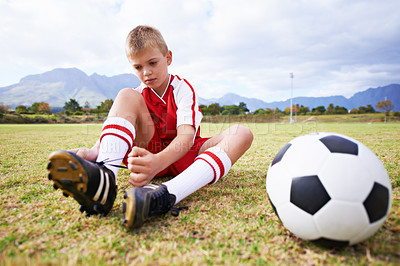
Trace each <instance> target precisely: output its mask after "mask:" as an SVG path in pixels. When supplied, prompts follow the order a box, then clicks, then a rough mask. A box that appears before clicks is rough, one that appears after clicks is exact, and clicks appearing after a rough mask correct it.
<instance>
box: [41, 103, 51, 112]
mask: <svg viewBox="0 0 400 266" xmlns="http://www.w3.org/2000/svg"><path fill="white" fill-rule="evenodd" d="M39 112H40V113H43V114H51V108H50V105H49V104H48V103H45V102H41V103H40V104H39Z"/></svg>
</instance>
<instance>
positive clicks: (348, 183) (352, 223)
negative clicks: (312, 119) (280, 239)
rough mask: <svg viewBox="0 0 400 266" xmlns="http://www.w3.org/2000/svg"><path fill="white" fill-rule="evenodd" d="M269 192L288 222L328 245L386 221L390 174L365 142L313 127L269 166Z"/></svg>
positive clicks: (357, 237) (347, 241)
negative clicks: (317, 130)
mask: <svg viewBox="0 0 400 266" xmlns="http://www.w3.org/2000/svg"><path fill="white" fill-rule="evenodd" d="M266 187H267V193H268V197H269V200H270V203H271V205H272V207H273V208H274V210H275V213H276V214H277V215H278V217H279V219H280V220H281V222H282V223H283V225H284V226H285V227H286V228H287V229H288V230H289V231H291V232H292V233H293V234H295V235H297V236H298V237H300V238H302V239H305V240H310V241H315V242H316V243H318V244H321V245H324V246H331V247H337V246H347V245H354V244H356V243H358V242H361V241H363V240H365V239H367V238H369V237H370V236H372V235H373V234H374V233H375V232H376V231H377V230H378V229H379V228H380V227H381V225H382V224H383V222H384V221H385V219H386V217H387V215H388V213H389V209H390V206H391V199H392V188H391V184H390V180H389V176H388V174H387V172H386V170H385V167H384V166H383V164H382V162H381V161H380V160H379V159H378V157H377V156H376V155H375V154H374V153H373V152H372V151H371V150H370V149H368V148H367V147H366V146H365V145H363V144H362V143H360V142H359V141H357V140H354V139H352V138H350V137H347V136H344V135H340V134H336V133H321V132H320V133H312V134H308V135H304V136H300V137H297V138H295V139H293V140H291V141H290V142H289V143H288V144H286V145H285V146H284V147H283V148H282V149H281V150H280V151H279V152H278V154H277V155H276V156H275V158H274V160H273V161H272V163H271V165H270V166H269V169H268V173H267V180H266Z"/></svg>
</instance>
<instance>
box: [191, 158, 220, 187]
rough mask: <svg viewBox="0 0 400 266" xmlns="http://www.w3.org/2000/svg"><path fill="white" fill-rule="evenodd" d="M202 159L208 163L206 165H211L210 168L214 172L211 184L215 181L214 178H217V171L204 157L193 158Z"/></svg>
mask: <svg viewBox="0 0 400 266" xmlns="http://www.w3.org/2000/svg"><path fill="white" fill-rule="evenodd" d="M199 159H200V160H203V161H205V162H206V163H208V165H209V166H211V169H212V170H213V172H214V178H213V180H212V181H211V182H210V184H212V183H214V182H215V180H216V179H217V172H216V171H215V168H214V166H212V164H211V163H209V162H207V160H206V159H204V158H201V157H197V158H196V159H195V161H196V160H199Z"/></svg>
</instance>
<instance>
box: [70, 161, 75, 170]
mask: <svg viewBox="0 0 400 266" xmlns="http://www.w3.org/2000/svg"><path fill="white" fill-rule="evenodd" d="M69 166H70V167H71V169H72V170H76V169H77V167H76V165H75V164H74V163H73V162H71V161H69Z"/></svg>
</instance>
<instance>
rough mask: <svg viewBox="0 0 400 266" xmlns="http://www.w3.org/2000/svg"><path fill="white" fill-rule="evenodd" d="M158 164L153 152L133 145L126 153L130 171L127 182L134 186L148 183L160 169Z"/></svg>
mask: <svg viewBox="0 0 400 266" xmlns="http://www.w3.org/2000/svg"><path fill="white" fill-rule="evenodd" d="M158 165H159V163H158V162H157V156H156V155H155V154H153V153H151V152H149V151H148V150H146V149H143V148H139V147H133V149H132V151H131V152H130V153H129V154H128V169H129V170H130V171H131V174H130V177H131V179H130V180H129V181H128V182H129V183H130V184H131V185H132V186H135V187H141V186H144V185H146V184H148V183H149V182H150V181H151V180H152V179H153V177H154V176H155V175H156V174H157V173H158V172H159V171H160V169H158V167H157V166H158ZM161 170H162V169H161Z"/></svg>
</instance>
